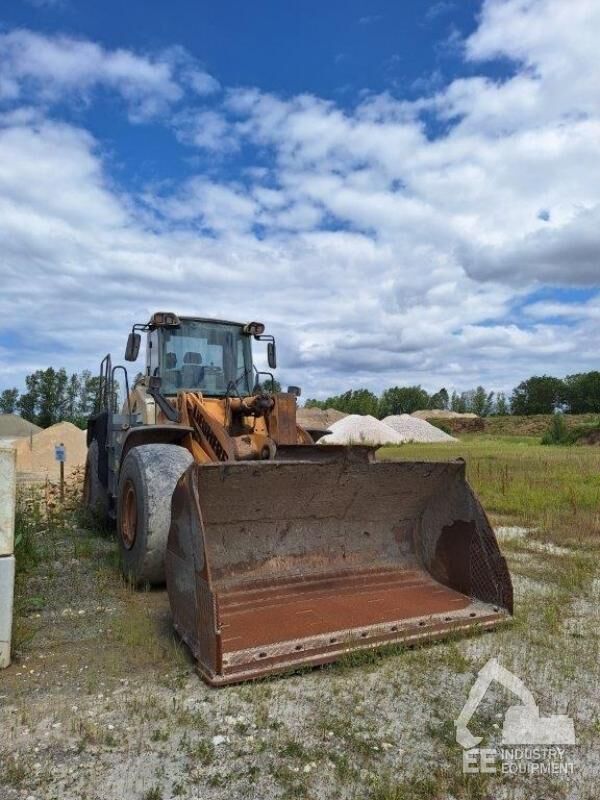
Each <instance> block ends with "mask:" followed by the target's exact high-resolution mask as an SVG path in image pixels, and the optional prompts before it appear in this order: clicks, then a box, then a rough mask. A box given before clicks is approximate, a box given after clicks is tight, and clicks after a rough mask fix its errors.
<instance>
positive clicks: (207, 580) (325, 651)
mask: <svg viewBox="0 0 600 800" xmlns="http://www.w3.org/2000/svg"><path fill="white" fill-rule="evenodd" d="M264 330H265V329H264V325H263V324H261V323H258V322H250V323H246V324H244V323H237V322H227V321H223V320H213V319H204V318H200V317H198V318H197V317H184V316H182V317H179V316H177V315H176V314H174V313H166V312H157V313H155V314H153V315H152V316H151V318H150V320H149V321H148V322H147V323H136V324H135V325H134V326H133V328H132V331H131V333H130V334H129V338H128V341H127V347H126V352H125V359H126V360H128V361H135V360H136V359H137V357H138V353H139V349H140V343H141V335H142V333H145V334H146V364H145V369H144V371H143V372H141V373H139V374H138V377H137V379H136V380H135V382H134V385H133V387H132V388H131V390H130V389H129V385H128V378H127V372H126V370H125V368H124V367H123V366H120V365H118V366H113V365H112V361H111V357H110V356H106V357H105V358H104V360H103V361H102V365H101V370H100V390H99V402H98V407H97V410H96V413H95V414H94V415H93V416H92V417H91V418H90V419H89V422H88V446H89V450H88V458H87V463H86V472H85V483H84V501H85V503H86V504H87V506H88V507H89V508H90V509H92V510H93V511H94V512H95V513H96V514H99V515H100V516H102V517H104V518H106V519H113V520H114V521H115V522H116V531H117V538H118V542H119V548H120V552H121V559H122V567H123V571H124V573H125V575H126V576H127V577H128V578H129V579H130V580H131V581H133V582H134V583H135V584H138V585H148V584H160V583H164V582H165V580H166V584H167V591H168V596H169V602H170V605H171V611H172V616H173V622H174V626H175V628H176V630H177V631H178V633H179V635H180V636H181V638H182V639H183V640H184V641H185V642H186V643H187V645H188V646H189V648H190V650H191V652H192V653H193V656H194V658H195V659H196V662H197V666H198V670H199V672H200V674H201V675H202V676H203V677H204V679H205V680H206V681H207V682H208V683H209V684H212V685H222V684H227V683H233V682H238V681H243V680H246V679H250V678H256V677H259V676H263V675H266V674H269V673H273V672H278V671H287V670H291V669H294V668H296V667H298V666H303V665H317V664H323V663H326V662H330V661H333V660H335V659H337V658H339V657H340V656H342V655H343V654H345V653H348V652H349V651H352V650H358V649H364V648H374V647H379V646H381V645H384V644H386V643H391V642H407V643H414V642H418V641H422V640H429V639H436V638H439V637H442V636H444V635H448V633H450V632H460V631H468V630H470V629H472V628H474V627H478V628H481V629H485V628H490V627H492V626H495V625H497V624H499V623H501V622H504V621H506V620H508V619H509V618H510V616H511V614H512V586H511V580H510V576H509V573H508V570H507V567H506V562H505V560H504V558H503V557H502V555H501V553H500V550H499V548H498V544H497V542H496V538H495V536H494V532H493V530H492V528H491V526H490V523H489V521H488V519H487V517H486V514H485V512H484V511H483V509H482V507H481V505H480V503H479V501H478V500H477V498H476V497H475V495H474V493H473V491H472V490H471V488H470V486H469V485H468V483H467V481H466V477H465V463H464V461H462V460H455V461H444V462H439V463H437V462H436V463H432V462H419V461H396V462H390V461H377V460H376V459H375V450H374V448H371V447H367V446H351V447H343V446H336V445H319V444H315V443H314V441H313V440H312V437H311V435H310V433H309V432H308V431H306V430H304V429H303V428H302V427H301V426H299V425H298V424H297V422H296V407H297V397H298V395H299V389H298V388H296V387H290V388H289V389H288V391H287V392H273V391H269V389H270V388H273V386H274V382H273V374H272V372H269V373H259V372H258V371H257V369H256V367H255V366H254V364H253V360H252V344H253V343H254V342H258V343H263V342H264V343H266V345H267V360H268V364H269V368H270V370H273V369H275V367H276V348H275V341H274V339H273V337H272V336H269V335H267V334H265V333H264ZM119 378H120V382H121V384H124V387H125V394H126V398H125V402H124V404H123V407H122V409H121V410H120V412H117V409H116V401H115V395H116V387H117V383H118V382H119V381H118V379H119Z"/></svg>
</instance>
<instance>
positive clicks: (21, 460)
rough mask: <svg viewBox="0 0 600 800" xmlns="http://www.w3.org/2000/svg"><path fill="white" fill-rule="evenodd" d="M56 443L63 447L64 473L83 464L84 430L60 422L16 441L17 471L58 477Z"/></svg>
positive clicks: (53, 477) (51, 477)
mask: <svg viewBox="0 0 600 800" xmlns="http://www.w3.org/2000/svg"><path fill="white" fill-rule="evenodd" d="M57 444H64V446H65V450H66V461H65V475H69V474H70V473H71V472H73V470H74V469H77V468H78V467H82V466H83V465H84V464H85V457H86V455H87V445H86V433H85V431H82V430H81V428H78V427H77V426H76V425H72V424H71V423H70V422H59V423H57V424H56V425H52V426H51V427H50V428H46V430H44V431H41V433H37V434H36V435H35V436H33V437H32V438H31V440H30V439H20V440H19V441H18V442H16V444H15V449H16V451H17V471H18V472H21V473H30V474H35V475H39V476H45V477H48V478H50V480H57V479H58V477H59V475H60V465H59V463H58V461H56V460H55V458H54V446H55V445H57Z"/></svg>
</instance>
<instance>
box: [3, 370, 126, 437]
mask: <svg viewBox="0 0 600 800" xmlns="http://www.w3.org/2000/svg"><path fill="white" fill-rule="evenodd" d="M99 381H100V379H99V378H98V377H96V376H93V377H92V374H91V373H90V372H89V371H87V370H84V372H82V373H81V374H80V375H77V374H75V373H74V374H72V375H70V376H69V375H67V372H66V370H65V369H63V368H61V369H54V368H53V367H48V368H47V369H38V370H36V371H35V372H32V373H31V374H30V375H27V377H26V378H25V385H26V387H27V391H26V392H24V393H23V394H21V396H20V397H19V399H18V402H17V407H18V409H19V412H20V414H21V416H22V417H24V419H27V420H29V421H30V422H35V423H36V425H40V426H41V427H42V428H47V427H49V426H50V425H54V424H55V423H56V422H61V421H62V420H68V421H69V422H73V423H74V424H75V425H79V426H80V427H84V426H85V423H86V420H87V417H88V416H89V415H90V414H91V413H93V409H94V402H95V398H96V396H97V393H98V386H99ZM117 389H118V387H117ZM115 402H117V399H116V398H115Z"/></svg>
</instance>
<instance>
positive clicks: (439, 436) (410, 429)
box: [383, 414, 458, 442]
mask: <svg viewBox="0 0 600 800" xmlns="http://www.w3.org/2000/svg"><path fill="white" fill-rule="evenodd" d="M383 423H384V424H385V425H387V426H389V427H390V428H392V430H394V431H395V432H396V433H397V434H398V435H399V436H401V437H402V440H403V441H405V442H456V441H458V440H457V439H455V438H454V436H449V435H448V434H447V433H445V432H444V431H441V430H440V429H439V428H436V427H435V425H430V424H429V423H428V422H426V421H425V420H424V419H419V417H412V416H411V415H410V414H396V415H393V416H391V417H386V418H385V419H384V420H383Z"/></svg>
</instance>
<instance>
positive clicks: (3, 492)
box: [0, 446, 17, 669]
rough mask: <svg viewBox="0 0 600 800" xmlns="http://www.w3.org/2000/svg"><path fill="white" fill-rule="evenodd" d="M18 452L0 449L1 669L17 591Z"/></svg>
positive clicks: (5, 661) (6, 654)
mask: <svg viewBox="0 0 600 800" xmlns="http://www.w3.org/2000/svg"><path fill="white" fill-rule="evenodd" d="M16 459H17V452H16V450H15V449H14V448H13V447H2V446H0V669H2V668H3V667H8V665H9V664H10V640H11V633H12V621H13V597H14V590H15V556H14V550H15V504H16V493H17V461H16Z"/></svg>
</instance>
